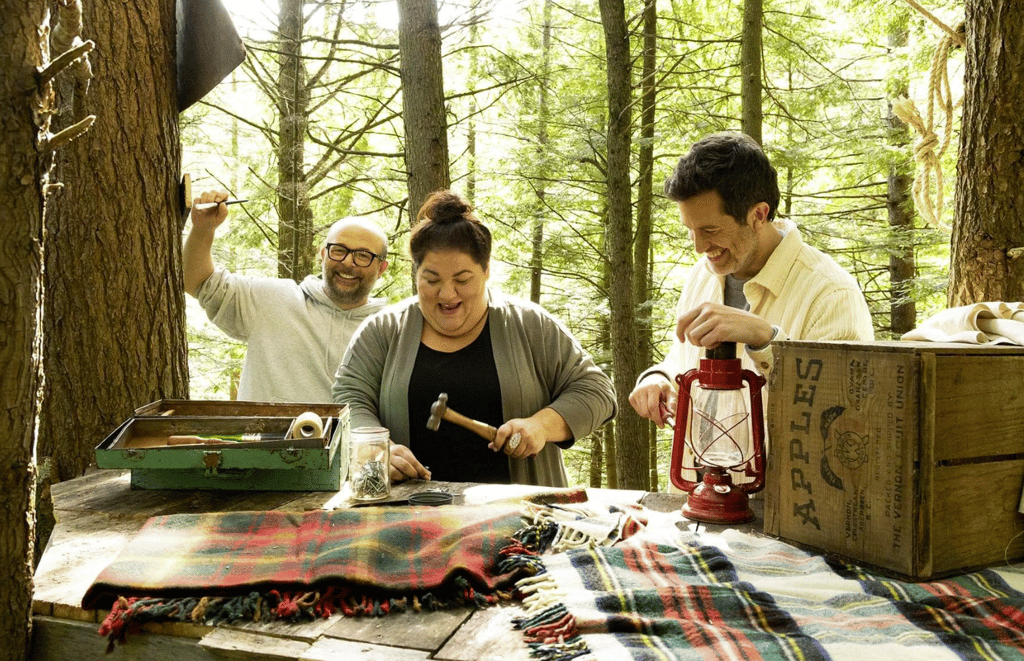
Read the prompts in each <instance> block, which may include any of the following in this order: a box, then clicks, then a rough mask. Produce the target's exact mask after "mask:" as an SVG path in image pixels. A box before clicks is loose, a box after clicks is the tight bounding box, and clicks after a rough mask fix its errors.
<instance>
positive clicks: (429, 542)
mask: <svg viewBox="0 0 1024 661" xmlns="http://www.w3.org/2000/svg"><path fill="white" fill-rule="evenodd" d="M520 528H522V518H521V515H520V511H519V507H517V506H509V505H505V506H479V507H452V506H448V507H436V508H394V507H371V508H358V509H346V510H335V511H331V512H328V511H312V512H304V513H294V512H229V513H218V514H180V515H173V516H162V517H154V518H152V519H150V520H149V521H148V522H147V523H146V525H145V526H144V527H143V529H142V530H141V531H140V532H139V534H138V535H137V536H136V537H135V538H134V539H133V540H132V541H131V542H130V543H129V544H128V545H127V546H126V547H125V549H124V550H123V551H122V552H121V554H120V555H119V556H118V557H117V559H116V560H115V561H114V562H113V563H112V564H111V565H110V566H108V567H107V568H106V569H105V570H104V571H103V572H102V573H101V574H100V575H99V577H98V578H97V579H96V581H95V582H94V583H93V585H92V586H91V587H90V588H89V590H88V591H87V593H86V595H85V597H84V598H83V606H84V607H85V608H96V607H101V606H105V607H110V605H111V603H113V608H112V609H111V613H110V615H109V616H108V617H107V619H106V621H105V622H104V624H103V626H102V627H101V629H100V633H102V634H105V635H109V636H110V637H111V643H113V639H115V638H123V636H124V635H125V633H126V632H127V631H128V629H129V627H130V626H132V625H135V624H138V623H140V622H143V621H147V620H168V619H174V620H192V621H198V622H204V621H211V620H212V621H215V622H216V621H239V620H261V619H275V618H283V619H290V620H296V619H301V618H311V617H317V616H327V615H330V614H331V613H333V612H335V611H338V610H340V611H341V612H342V613H344V614H346V615H360V614H364V615H370V614H372V615H382V614H386V613H388V612H390V611H392V610H397V609H405V608H413V609H419V608H431V609H436V608H446V607H451V606H455V605H462V604H470V605H486V604H488V603H493V602H495V601H496V600H498V599H502V598H504V599H509V598H511V595H510V594H508V593H506V592H504V591H503V590H502V589H501V588H503V587H511V583H512V582H513V581H514V576H513V575H512V573H511V571H509V572H508V573H502V572H501V570H500V569H499V562H500V560H501V551H502V549H503V548H506V547H507V546H508V545H509V544H510V542H511V537H512V535H513V534H514V533H515V532H516V531H517V530H518V529H520Z"/></svg>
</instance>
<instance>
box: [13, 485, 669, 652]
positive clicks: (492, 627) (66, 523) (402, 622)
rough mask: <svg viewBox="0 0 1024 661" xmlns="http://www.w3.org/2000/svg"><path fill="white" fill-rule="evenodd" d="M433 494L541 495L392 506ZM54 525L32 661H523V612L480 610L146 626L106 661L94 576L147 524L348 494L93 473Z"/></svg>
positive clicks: (517, 490)
mask: <svg viewBox="0 0 1024 661" xmlns="http://www.w3.org/2000/svg"><path fill="white" fill-rule="evenodd" d="M425 488H430V489H442V490H446V491H448V492H449V493H452V494H453V496H454V499H455V500H454V502H455V504H462V503H466V504H472V503H483V502H492V501H494V500H496V499H501V498H521V497H522V496H523V495H525V494H526V493H529V492H531V491H534V490H536V489H534V488H531V487H508V486H497V485H472V484H462V483H439V482H430V483H423V482H418V481H414V482H409V483H403V484H401V485H398V486H396V487H395V489H393V491H392V495H391V497H390V500H392V501H403V500H405V499H407V498H408V497H409V495H411V494H412V493H415V492H417V491H422V490H424V489H425ZM588 496H589V497H590V499H591V500H595V501H606V502H616V503H619V504H626V503H637V502H642V503H643V504H644V505H645V506H647V507H650V508H651V509H657V510H660V511H673V510H676V509H678V508H679V507H680V506H681V504H682V502H683V500H684V498H683V497H682V496H680V495H677V494H646V493H644V492H642V491H620V490H609V489H596V490H593V489H588ZM53 498H54V506H55V510H56V516H57V526H56V528H55V529H54V533H53V536H52V537H51V540H50V543H49V545H48V546H47V549H46V551H45V553H44V554H43V557H42V559H41V560H40V563H39V567H38V569H37V571H36V576H35V595H34V602H33V609H34V612H35V615H36V617H35V620H34V622H35V630H34V635H33V656H32V658H33V659H38V660H40V661H42V660H52V659H72V660H73V661H93V660H95V661H100V660H109V659H131V660H134V659H139V660H140V661H141V660H145V661H165V660H166V661H200V660H206V659H238V660H242V661H245V660H255V659H281V660H289V661H318V660H326V659H362V660H370V659H381V660H382V661H384V660H387V661H404V660H410V661H411V660H413V659H442V660H445V661H471V660H472V661H475V660H476V659H502V660H503V661H527V660H528V659H529V658H530V657H529V654H528V650H527V647H526V645H525V644H524V643H523V641H522V639H521V637H520V636H519V635H518V634H516V633H515V632H514V630H513V629H512V627H511V624H510V623H511V620H512V618H513V617H516V616H517V615H519V614H521V613H522V611H521V609H520V608H519V607H518V606H515V605H507V606H499V607H495V608H490V609H484V610H474V609H459V610H453V611H438V612H423V613H400V614H395V615H389V616H387V617H383V618H345V617H342V616H340V615H334V616H332V617H330V618H326V619H323V620H317V621H315V622H306V623H301V624H287V623H281V622H271V623H248V624H244V625H240V626H235V625H232V626H227V625H220V626H216V627H210V626H202V625H195V624H186V623H150V624H147V625H144V626H143V629H142V631H141V632H140V633H138V634H134V635H132V636H130V637H129V638H128V642H127V644H125V645H123V646H121V645H119V646H117V647H116V648H115V650H114V652H113V654H111V655H107V654H106V653H105V651H106V644H107V643H106V640H105V639H104V638H103V637H101V636H99V635H98V634H97V629H98V626H99V624H98V623H99V622H100V621H101V620H102V619H103V617H105V616H106V613H105V612H98V611H93V610H86V609H83V608H82V607H81V605H80V604H81V600H82V597H83V596H84V594H85V592H86V590H87V589H88V587H89V585H90V584H91V583H92V581H93V580H94V579H95V578H96V576H97V575H98V574H99V573H100V571H102V570H103V569H104V568H105V567H106V566H107V565H108V564H109V563H110V562H111V561H112V560H113V559H114V558H115V557H116V556H117V554H118V553H119V552H120V550H121V549H122V547H124V545H125V544H126V543H127V542H128V541H129V540H130V539H131V538H132V537H133V536H134V535H135V534H136V533H137V532H138V531H139V529H140V528H141V527H142V525H143V524H144V523H145V522H146V520H147V519H148V518H149V517H151V516H158V515H165V514H179V513H187V512H216V511H241V510H285V511H308V510H314V509H334V508H337V507H348V506H351V505H352V503H351V502H350V501H349V499H348V498H347V497H346V493H345V492H344V491H342V492H338V493H334V492H313V493H302V492H231V491H198V492H197V491H142V490H134V491H133V490H132V489H131V485H130V476H129V474H128V472H127V471H111V470H95V471H92V472H90V473H88V474H87V475H85V476H84V477H81V478H78V479H76V480H71V481H68V482H63V483H60V484H57V485H54V487H53Z"/></svg>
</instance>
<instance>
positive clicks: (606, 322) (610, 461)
mask: <svg viewBox="0 0 1024 661" xmlns="http://www.w3.org/2000/svg"><path fill="white" fill-rule="evenodd" d="M603 215H604V217H605V218H607V216H608V210H607V209H605V212H604V214H603ZM606 223H607V221H606ZM609 271H610V269H609V268H608V262H605V269H604V273H602V277H603V282H602V283H601V284H602V286H603V288H604V289H605V290H607V289H608V288H609V286H610V284H609V283H610V282H611V273H610V272H609ZM599 328H600V335H599V336H598V338H597V346H598V347H600V351H601V355H602V356H606V357H607V356H610V355H611V353H612V327H611V320H610V319H609V318H608V316H607V315H603V316H602V317H601V322H600V326H599ZM604 361H605V362H606V361H607V358H605V359H604ZM615 430H616V425H615V420H612V421H610V422H609V423H608V424H606V425H605V426H604V434H602V437H601V454H600V455H597V456H595V455H593V454H591V456H590V461H591V466H590V473H591V475H593V474H594V472H597V473H598V475H600V473H601V472H602V468H603V469H604V472H605V473H606V476H605V477H606V480H605V484H606V485H607V486H608V487H609V488H615V485H616V484H618V483H619V462H618V460H617V459H616V453H615V447H616V443H615ZM601 462H604V464H605V465H604V467H602V466H601V465H600V464H601ZM595 463H596V464H597V465H595Z"/></svg>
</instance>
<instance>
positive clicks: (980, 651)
mask: <svg viewBox="0 0 1024 661" xmlns="http://www.w3.org/2000/svg"><path fill="white" fill-rule="evenodd" d="M676 517H677V519H678V515H676ZM655 527H656V529H655ZM668 531H670V532H668ZM671 537H674V539H671V540H670V539H669V538H671ZM666 542H671V543H666ZM538 550H543V549H538ZM535 560H536V559H535ZM538 564H539V565H540V566H539V571H540V572H541V573H539V574H538V575H537V576H534V577H531V578H526V579H522V580H521V581H520V582H519V584H518V587H519V589H520V590H521V591H523V592H524V593H527V594H528V596H527V598H526V603H527V604H528V605H529V610H528V615H527V617H525V618H523V619H521V620H518V621H517V624H516V626H517V628H519V629H522V630H523V632H524V634H525V636H526V640H527V642H528V643H529V645H530V647H531V648H532V654H533V655H534V656H536V657H538V658H542V659H547V660H552V661H564V660H566V659H573V658H579V659H580V660H581V661H582V659H592V658H596V659H601V660H602V661H605V660H612V659H659V660H661V659H664V660H670V659H679V660H688V659H694V660H696V659H701V660H707V659H742V660H753V659H770V660H774V659H779V660H782V659H800V660H804V659H806V660H816V659H835V660H837V661H847V660H849V661H862V660H863V659H872V658H873V659H879V660H881V659H899V660H900V661H916V660H921V661H925V660H927V661H941V660H944V659H992V660H996V659H999V660H1004V659H1024V593H1022V592H1021V590H1024V568H1022V567H1021V566H1019V565H1018V566H1010V567H1002V568H999V569H991V570H985V571H980V572H975V573H971V574H967V575H964V576H959V577H956V578H952V579H948V580H940V581H934V582H931V583H906V582H901V581H895V580H890V579H887V578H883V577H881V576H877V575H874V574H872V573H869V572H867V571H864V570H862V569H859V568H857V567H853V566H850V565H845V564H835V563H830V562H828V561H826V560H824V559H823V558H821V557H818V556H814V555H810V554H808V553H805V552H803V551H800V550H799V549H796V548H794V547H792V546H790V545H787V544H784V543H781V542H778V541H775V540H771V539H767V538H762V537H755V536H750V535H745V534H742V533H738V532H735V531H729V532H727V533H723V534H707V533H705V534H694V533H688V532H683V531H680V530H679V529H678V528H676V526H675V522H674V521H659V522H657V523H655V522H654V521H652V522H651V525H650V526H649V527H648V528H647V529H646V530H640V531H638V532H637V534H635V535H633V536H632V537H630V538H629V539H627V540H625V541H622V542H619V543H617V544H615V545H614V546H602V545H591V546H588V547H584V548H573V549H569V550H567V551H565V552H561V553H553V554H546V555H541V556H540V562H539V563H538Z"/></svg>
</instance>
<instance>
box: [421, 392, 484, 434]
mask: <svg viewBox="0 0 1024 661" xmlns="http://www.w3.org/2000/svg"><path fill="white" fill-rule="evenodd" d="M442 419H444V420H447V421H448V422H454V423H455V424H457V425H459V426H461V427H465V428H466V429H468V430H469V431H471V432H473V433H474V434H479V435H480V436H483V437H484V438H486V439H487V440H488V441H494V437H495V436H497V434H498V430H497V429H495V428H494V427H492V426H490V425H488V424H486V423H483V422H478V421H476V420H471V419H469V418H467V417H466V416H464V415H462V414H461V413H456V412H455V411H453V410H451V409H450V408H448V393H446V392H443V393H441V394H440V395H438V397H437V401H436V402H434V403H433V404H431V405H430V417H429V418H427V429H430V430H432V431H437V429H438V427H440V426H441V420H442Z"/></svg>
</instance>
